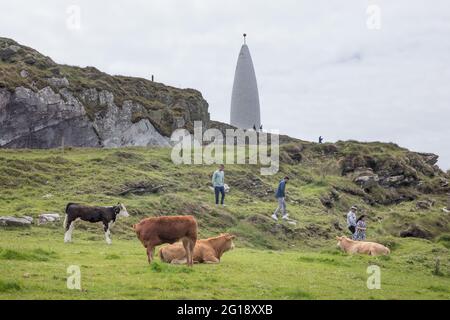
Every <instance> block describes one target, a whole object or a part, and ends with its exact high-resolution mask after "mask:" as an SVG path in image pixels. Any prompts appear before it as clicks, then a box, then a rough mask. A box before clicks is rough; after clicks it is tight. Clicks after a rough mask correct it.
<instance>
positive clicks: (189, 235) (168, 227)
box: [133, 216, 197, 266]
mask: <svg viewBox="0 0 450 320" xmlns="http://www.w3.org/2000/svg"><path fill="white" fill-rule="evenodd" d="M133 229H134V231H136V235H137V237H138V239H139V240H140V241H141V242H142V244H143V245H144V247H145V248H147V256H148V262H149V263H152V260H153V254H154V250H155V247H156V246H158V245H161V244H164V243H169V244H173V243H175V242H177V241H179V240H181V241H182V242H183V246H184V249H185V250H186V255H187V261H186V262H187V264H188V265H189V266H192V265H193V263H194V261H193V258H192V255H193V252H194V247H195V243H196V242H197V221H196V220H195V218H194V217H192V216H178V217H156V218H148V219H144V220H142V221H141V222H139V223H138V224H135V225H134V226H133Z"/></svg>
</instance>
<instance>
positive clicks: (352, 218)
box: [347, 206, 357, 239]
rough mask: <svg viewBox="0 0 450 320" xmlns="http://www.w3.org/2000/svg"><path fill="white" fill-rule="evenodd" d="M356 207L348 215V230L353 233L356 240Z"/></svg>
mask: <svg viewBox="0 0 450 320" xmlns="http://www.w3.org/2000/svg"><path fill="white" fill-rule="evenodd" d="M356 211H357V208H356V206H353V207H351V208H350V211H349V212H348V213H347V226H348V230H350V232H351V233H352V238H353V239H354V235H355V232H356Z"/></svg>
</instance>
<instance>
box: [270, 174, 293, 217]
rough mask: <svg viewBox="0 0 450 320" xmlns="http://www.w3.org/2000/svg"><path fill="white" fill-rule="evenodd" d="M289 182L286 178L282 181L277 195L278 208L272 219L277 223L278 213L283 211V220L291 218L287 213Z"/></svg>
mask: <svg viewBox="0 0 450 320" xmlns="http://www.w3.org/2000/svg"><path fill="white" fill-rule="evenodd" d="M288 181H289V177H284V179H283V180H281V181H280V183H279V185H278V189H277V192H276V194H275V196H276V198H277V200H278V208H277V209H276V210H275V212H274V213H273V215H272V218H273V219H274V220H276V221H278V212H279V211H281V213H282V214H283V216H282V219H283V220H287V219H288V218H289V215H288V214H287V212H286V183H287V182H288Z"/></svg>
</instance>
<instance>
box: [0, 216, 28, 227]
mask: <svg viewBox="0 0 450 320" xmlns="http://www.w3.org/2000/svg"><path fill="white" fill-rule="evenodd" d="M31 223H32V219H31V221H30V219H29V218H27V217H22V218H17V217H7V216H6V217H0V226H6V227H29V226H31Z"/></svg>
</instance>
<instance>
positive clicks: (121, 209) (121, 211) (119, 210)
mask: <svg viewBox="0 0 450 320" xmlns="http://www.w3.org/2000/svg"><path fill="white" fill-rule="evenodd" d="M114 213H115V214H116V215H117V216H122V217H129V216H130V214H129V213H128V211H127V208H125V206H124V205H123V204H122V203H118V204H117V206H115V207H114Z"/></svg>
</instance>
